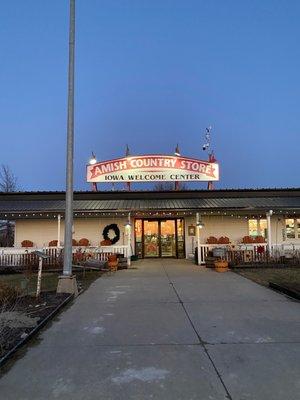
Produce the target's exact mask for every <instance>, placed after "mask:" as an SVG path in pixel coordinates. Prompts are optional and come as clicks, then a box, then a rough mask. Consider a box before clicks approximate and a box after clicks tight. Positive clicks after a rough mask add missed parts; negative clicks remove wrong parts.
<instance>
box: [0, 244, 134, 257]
mask: <svg viewBox="0 0 300 400" xmlns="http://www.w3.org/2000/svg"><path fill="white" fill-rule="evenodd" d="M53 249H59V250H62V249H63V247H62V246H60V247H59V246H58V247H54V246H52V247H48V246H47V247H2V248H1V247H0V255H2V254H27V253H32V252H33V251H36V250H38V251H46V250H53ZM79 250H81V251H82V252H91V253H120V254H124V257H127V256H128V254H129V248H128V246H127V245H122V246H115V245H112V246H98V247H97V246H73V247H72V252H73V253H76V252H77V251H79Z"/></svg>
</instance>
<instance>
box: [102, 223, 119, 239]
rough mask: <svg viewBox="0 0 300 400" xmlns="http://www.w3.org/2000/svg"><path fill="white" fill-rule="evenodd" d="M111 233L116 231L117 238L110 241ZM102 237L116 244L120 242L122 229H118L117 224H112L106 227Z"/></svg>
mask: <svg viewBox="0 0 300 400" xmlns="http://www.w3.org/2000/svg"><path fill="white" fill-rule="evenodd" d="M109 231H114V233H115V237H113V238H112V239H110V237H109V236H108V232H109ZM102 236H103V239H104V240H110V241H111V244H115V243H117V242H118V241H119V240H120V229H119V228H118V225H117V224H110V225H106V227H105V228H104V229H103V232H102Z"/></svg>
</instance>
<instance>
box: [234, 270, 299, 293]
mask: <svg viewBox="0 0 300 400" xmlns="http://www.w3.org/2000/svg"><path fill="white" fill-rule="evenodd" d="M234 272H236V273H237V274H239V275H242V276H244V277H245V278H248V279H251V280H252V281H254V282H256V283H259V284H260V285H263V286H269V282H274V283H277V284H278V285H283V286H286V287H289V288H293V289H295V290H297V291H299V292H300V268H280V269H278V268H276V269H275V268H249V269H243V270H235V271H234Z"/></svg>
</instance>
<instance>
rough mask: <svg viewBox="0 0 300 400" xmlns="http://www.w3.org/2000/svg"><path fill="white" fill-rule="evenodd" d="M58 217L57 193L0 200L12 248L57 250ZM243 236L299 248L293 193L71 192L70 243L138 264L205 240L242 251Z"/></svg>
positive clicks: (298, 206)
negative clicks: (106, 247) (83, 242)
mask: <svg viewBox="0 0 300 400" xmlns="http://www.w3.org/2000/svg"><path fill="white" fill-rule="evenodd" d="M64 212H65V193H64V192H24V193H1V194H0V219H2V220H12V221H15V243H14V246H15V248H19V247H21V246H22V242H24V241H26V240H27V241H31V242H32V243H33V246H34V247H38V248H42V247H48V246H49V244H50V242H52V241H55V240H56V241H57V245H59V246H62V245H63V237H64V235H63V233H64ZM128 227H130V230H128ZM105 228H106V231H105ZM110 228H111V229H110ZM129 232H130V233H129ZM103 233H105V235H104V236H103ZM247 236H250V237H251V238H253V239H255V238H256V237H258V236H259V237H260V238H263V240H260V243H261V245H264V242H265V244H266V246H269V248H270V249H271V248H273V249H274V248H279V247H281V248H283V246H286V247H288V246H293V247H294V248H298V247H299V246H300V189H257V190H256V189H249V190H247V189H244V190H194V191H192V190H191V191H159V192H158V191H105V192H104V191H99V192H91V191H88V192H75V193H74V228H73V238H74V239H75V240H76V241H77V242H79V241H80V239H83V238H85V239H88V241H89V245H90V246H92V247H100V246H101V242H102V243H103V240H104V239H107V238H108V239H112V240H113V241H114V243H113V244H114V245H115V246H129V247H130V253H131V254H135V255H137V256H138V257H140V258H150V257H151V258H155V257H174V258H189V257H192V254H193V253H194V250H195V248H196V247H197V246H198V244H200V245H201V246H202V245H203V246H204V245H205V244H207V242H209V241H210V240H211V238H212V237H213V238H215V239H217V240H218V241H219V240H220V239H221V238H224V237H225V238H228V240H229V243H228V245H230V246H242V245H243V241H244V238H245V237H247ZM225 242H226V241H225ZM219 243H222V239H221V242H219ZM299 249H300V247H299Z"/></svg>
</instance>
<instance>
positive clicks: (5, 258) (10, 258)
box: [0, 245, 131, 267]
mask: <svg viewBox="0 0 300 400" xmlns="http://www.w3.org/2000/svg"><path fill="white" fill-rule="evenodd" d="M36 250H39V251H43V252H45V253H46V254H47V255H48V256H49V259H48V260H46V261H45V263H46V264H47V263H48V264H49V265H52V264H54V265H56V266H57V265H60V264H61V263H62V255H63V253H62V251H63V247H40V248H38V247H28V248H25V247H21V248H15V247H6V248H0V267H1V266H3V267H9V266H12V267H15V266H20V267H22V266H24V265H31V264H34V263H35V262H36V259H37V257H36V256H35V255H34V254H31V253H33V252H34V251H36ZM72 253H73V255H74V257H75V258H74V259H77V260H81V259H86V257H92V258H95V259H98V260H106V259H107V256H108V255H109V254H112V253H113V254H116V253H117V254H124V257H126V258H127V259H129V258H130V256H131V251H130V248H129V247H128V246H127V245H122V246H121V245H120V246H116V245H113V246H101V247H92V246H89V247H85V246H73V248H72Z"/></svg>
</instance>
